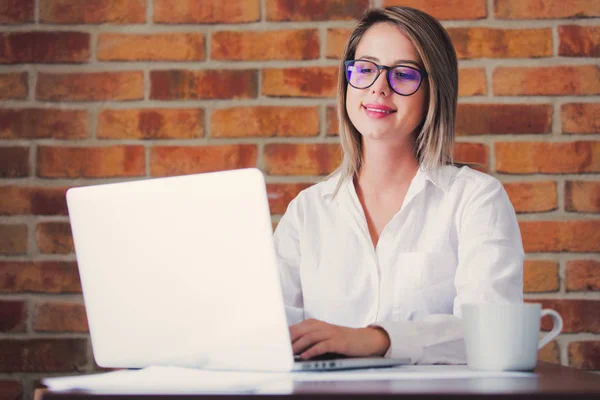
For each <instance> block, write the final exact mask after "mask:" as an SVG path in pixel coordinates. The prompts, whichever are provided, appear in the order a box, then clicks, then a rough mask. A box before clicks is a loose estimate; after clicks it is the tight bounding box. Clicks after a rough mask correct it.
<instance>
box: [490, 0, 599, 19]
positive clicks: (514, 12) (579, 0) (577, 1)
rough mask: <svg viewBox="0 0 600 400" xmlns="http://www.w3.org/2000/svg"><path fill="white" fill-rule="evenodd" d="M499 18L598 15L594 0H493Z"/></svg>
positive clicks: (549, 17)
mask: <svg viewBox="0 0 600 400" xmlns="http://www.w3.org/2000/svg"><path fill="white" fill-rule="evenodd" d="M494 10H495V14H496V18H499V19H553V18H581V17H598V16H600V3H598V2H597V1H596V0H495V2H494Z"/></svg>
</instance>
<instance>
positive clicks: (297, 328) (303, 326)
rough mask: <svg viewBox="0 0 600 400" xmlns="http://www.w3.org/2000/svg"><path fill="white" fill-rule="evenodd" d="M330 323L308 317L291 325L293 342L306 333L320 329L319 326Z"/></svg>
mask: <svg viewBox="0 0 600 400" xmlns="http://www.w3.org/2000/svg"><path fill="white" fill-rule="evenodd" d="M324 325H329V324H327V323H325V322H321V321H318V320H316V319H307V320H306V321H302V322H300V323H297V324H296V325H292V326H290V339H291V340H292V343H294V342H295V341H296V340H298V339H299V338H301V337H302V336H304V335H306V334H307V333H309V332H311V331H314V330H316V329H318V327H319V326H324Z"/></svg>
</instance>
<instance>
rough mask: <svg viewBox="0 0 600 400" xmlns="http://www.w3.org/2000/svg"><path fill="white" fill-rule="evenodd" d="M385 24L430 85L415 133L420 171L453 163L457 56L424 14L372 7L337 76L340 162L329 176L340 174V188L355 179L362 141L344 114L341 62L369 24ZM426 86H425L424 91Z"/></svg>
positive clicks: (352, 54)
mask: <svg viewBox="0 0 600 400" xmlns="http://www.w3.org/2000/svg"><path fill="white" fill-rule="evenodd" d="M380 22H388V23H392V24H394V25H396V26H397V27H398V28H400V31H401V32H402V33H403V34H404V36H406V38H407V39H408V40H410V41H411V42H412V44H413V46H414V47H415V49H416V50H417V52H418V54H419V56H420V57H421V60H422V62H423V66H424V67H425V71H426V73H427V77H426V78H425V79H428V81H429V94H428V96H427V98H428V99H429V106H428V107H427V108H426V113H425V116H424V118H423V121H421V123H420V124H419V126H418V127H417V130H418V132H416V146H415V152H416V154H415V155H416V158H417V161H418V163H419V165H421V166H423V167H425V168H436V167H439V166H441V165H446V164H452V163H453V159H452V147H453V145H454V127H455V120H456V102H457V97H458V66H457V61H456V52H455V51H454V47H453V46H452V42H451V40H450V37H449V36H448V33H447V32H446V30H445V29H444V28H443V27H442V25H441V24H440V23H439V22H438V21H437V20H436V19H435V18H433V17H432V16H430V15H429V14H426V13H424V12H423V11H420V10H416V9H414V8H410V7H386V8H374V9H371V10H369V11H367V12H366V13H365V14H364V15H363V17H362V18H361V19H360V21H358V24H357V25H356V27H355V28H354V31H353V32H352V34H351V35H350V39H349V40H348V43H347V44H346V49H345V50H344V56H343V57H342V60H341V62H340V73H339V77H338V102H337V115H338V121H339V134H340V139H341V142H342V150H343V152H344V157H343V160H342V164H341V165H340V166H339V167H338V169H337V170H336V171H335V172H334V174H337V173H341V177H340V180H339V182H338V187H337V189H336V191H335V192H336V193H337V191H338V190H339V187H340V185H341V183H342V182H343V181H344V180H345V179H346V178H349V177H352V178H354V177H355V176H356V174H357V173H358V171H359V170H360V167H361V163H362V136H361V134H360V133H359V132H358V130H357V129H356V128H355V127H354V125H353V124H352V122H351V121H350V117H349V116H348V112H347V111H346V90H347V85H348V84H347V80H346V69H345V66H344V61H346V60H352V59H354V57H355V53H356V48H357V46H358V43H359V42H360V40H361V39H362V37H363V35H364V34H365V32H366V31H367V30H368V29H369V28H370V27H371V26H373V25H375V24H377V23H380ZM424 87H427V86H424Z"/></svg>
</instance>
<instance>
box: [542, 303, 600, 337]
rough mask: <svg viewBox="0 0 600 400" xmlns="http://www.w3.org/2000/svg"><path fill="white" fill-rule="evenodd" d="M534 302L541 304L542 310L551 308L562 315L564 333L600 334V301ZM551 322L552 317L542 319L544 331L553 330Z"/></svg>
mask: <svg viewBox="0 0 600 400" xmlns="http://www.w3.org/2000/svg"><path fill="white" fill-rule="evenodd" d="M533 302H535V303H541V304H542V308H550V309H553V310H555V311H557V312H558V313H559V314H560V316H561V317H562V319H563V330H562V333H579V332H591V333H600V319H598V318H597V317H596V316H597V315H598V310H600V300H563V299H543V300H538V299H535V300H533ZM551 321H552V320H551V319H550V317H544V318H542V329H543V330H545V331H548V330H550V329H552V323H551Z"/></svg>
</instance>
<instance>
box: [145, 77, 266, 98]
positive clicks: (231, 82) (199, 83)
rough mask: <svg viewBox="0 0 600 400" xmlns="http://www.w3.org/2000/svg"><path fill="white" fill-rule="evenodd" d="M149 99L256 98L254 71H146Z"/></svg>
mask: <svg viewBox="0 0 600 400" xmlns="http://www.w3.org/2000/svg"><path fill="white" fill-rule="evenodd" d="M150 81H151V91H150V98H151V99H153V100H195V99H248V98H254V97H256V95H257V85H258V83H257V82H258V76H257V71H256V70H201V71H186V70H169V71H151V72H150Z"/></svg>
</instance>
